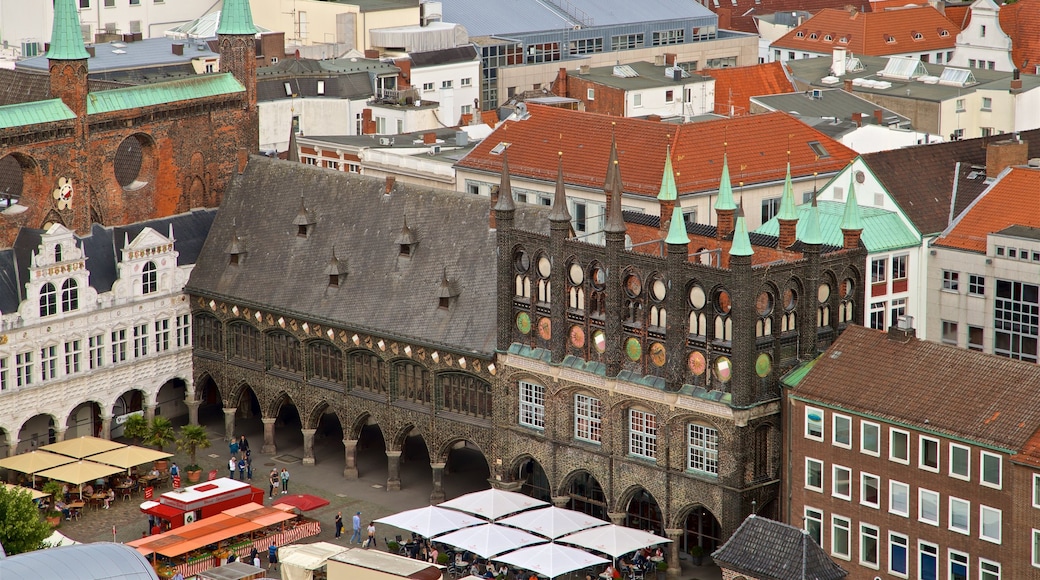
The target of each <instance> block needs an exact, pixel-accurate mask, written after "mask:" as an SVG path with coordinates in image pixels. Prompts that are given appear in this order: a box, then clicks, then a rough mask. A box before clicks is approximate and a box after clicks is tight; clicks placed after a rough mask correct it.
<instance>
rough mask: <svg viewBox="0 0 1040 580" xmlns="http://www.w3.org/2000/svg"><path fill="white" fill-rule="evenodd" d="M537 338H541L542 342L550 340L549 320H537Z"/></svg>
mask: <svg viewBox="0 0 1040 580" xmlns="http://www.w3.org/2000/svg"><path fill="white" fill-rule="evenodd" d="M538 336H540V337H542V340H549V339H551V338H552V320H550V319H549V318H540V319H538Z"/></svg>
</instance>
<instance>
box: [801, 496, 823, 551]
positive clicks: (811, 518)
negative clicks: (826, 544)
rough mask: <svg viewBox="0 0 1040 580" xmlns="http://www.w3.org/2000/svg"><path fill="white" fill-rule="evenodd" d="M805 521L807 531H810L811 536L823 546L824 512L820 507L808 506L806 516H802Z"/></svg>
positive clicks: (817, 543) (818, 544)
mask: <svg viewBox="0 0 1040 580" xmlns="http://www.w3.org/2000/svg"><path fill="white" fill-rule="evenodd" d="M802 519H803V520H804V521H805V531H806V532H809V537H810V538H812V539H813V541H814V542H816V545H817V546H821V547H822V546H823V512H821V511H820V510H818V509H814V508H811V507H808V506H806V508H805V517H804V518H802Z"/></svg>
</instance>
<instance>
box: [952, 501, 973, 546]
mask: <svg viewBox="0 0 1040 580" xmlns="http://www.w3.org/2000/svg"><path fill="white" fill-rule="evenodd" d="M947 511H948V514H949V515H948V516H947V518H946V520H947V524H948V527H949V530H950V531H951V532H956V533H958V534H964V535H965V536H968V535H971V502H970V501H968V500H966V499H961V498H959V497H953V496H952V495H951V496H950V497H949V505H948V506H947ZM957 512H960V513H962V514H963V515H964V518H965V522H964V527H958V526H956V525H954V523H953V518H954V514H956V513H957Z"/></svg>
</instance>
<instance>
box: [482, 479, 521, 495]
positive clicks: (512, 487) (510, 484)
mask: <svg viewBox="0 0 1040 580" xmlns="http://www.w3.org/2000/svg"><path fill="white" fill-rule="evenodd" d="M488 481H489V482H490V483H491V487H493V488H495V489H500V490H502V491H515V492H517V493H520V488H521V487H523V486H524V482H522V481H499V480H497V479H489V480H488Z"/></svg>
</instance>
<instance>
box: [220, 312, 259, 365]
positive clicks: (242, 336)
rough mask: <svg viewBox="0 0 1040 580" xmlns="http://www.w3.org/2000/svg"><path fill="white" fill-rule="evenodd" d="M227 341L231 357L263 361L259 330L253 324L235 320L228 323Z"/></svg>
mask: <svg viewBox="0 0 1040 580" xmlns="http://www.w3.org/2000/svg"><path fill="white" fill-rule="evenodd" d="M228 334H229V335H230V336H229V337H228V338H229V339H230V340H229V342H228V348H229V352H228V354H229V355H230V356H231V358H235V359H240V360H247V361H252V362H258V363H259V362H263V360H264V359H263V350H262V348H261V347H262V345H263V342H262V341H261V337H260V331H259V330H257V329H256V327H255V326H253V325H251V324H248V323H245V322H235V323H232V324H230V325H228Z"/></svg>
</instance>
